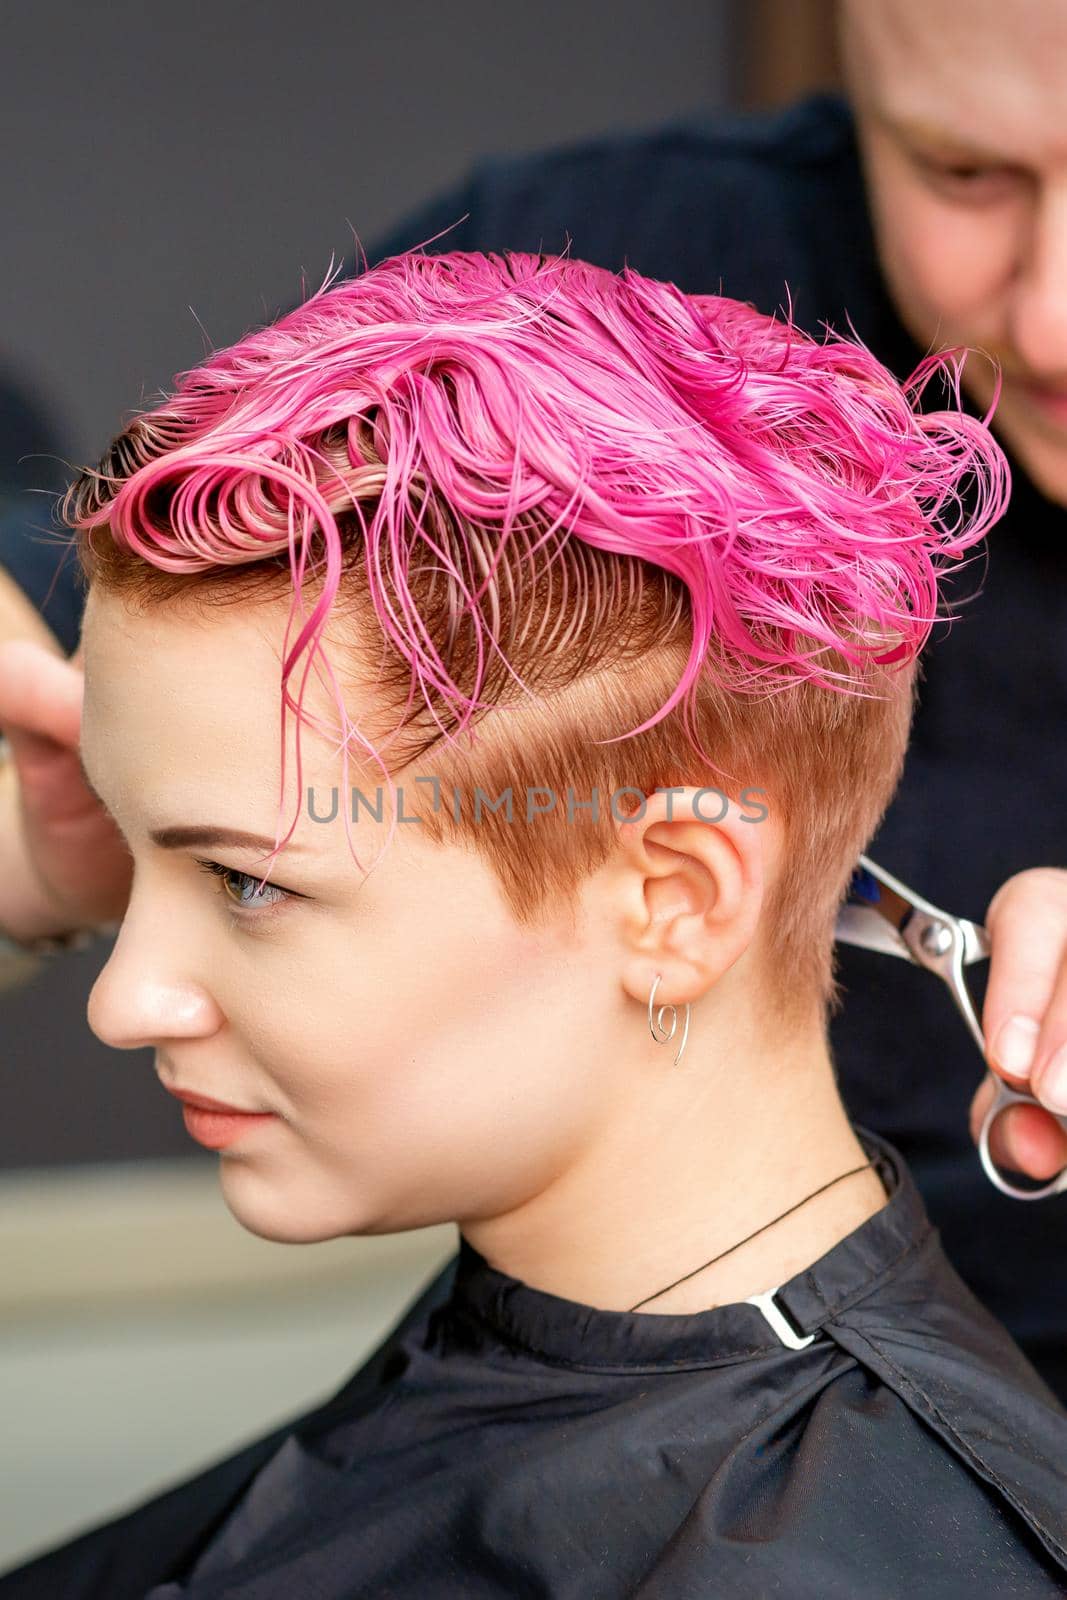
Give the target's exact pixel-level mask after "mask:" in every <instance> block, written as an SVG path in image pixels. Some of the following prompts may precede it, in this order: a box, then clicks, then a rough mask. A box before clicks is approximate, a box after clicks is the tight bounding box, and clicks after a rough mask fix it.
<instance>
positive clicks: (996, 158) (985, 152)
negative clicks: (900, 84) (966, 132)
mask: <svg viewBox="0 0 1067 1600" xmlns="http://www.w3.org/2000/svg"><path fill="white" fill-rule="evenodd" d="M881 120H882V122H883V123H884V124H885V126H886V127H887V128H890V129H891V130H892V131H893V132H894V133H900V134H903V136H904V137H905V138H906V139H910V140H911V141H912V142H913V143H915V144H923V145H927V146H929V147H931V148H934V149H937V150H938V151H939V152H944V153H945V154H946V155H950V156H959V157H962V158H964V159H966V160H973V161H975V162H981V163H983V164H984V165H986V166H998V167H1002V166H1012V165H1014V162H1013V161H1012V160H1011V159H1010V158H1006V157H1005V155H1004V153H1003V151H1001V152H999V153H998V152H997V151H995V150H993V149H992V148H990V147H988V146H986V145H983V144H981V143H980V142H979V141H978V140H973V139H969V138H961V137H960V135H959V134H955V133H950V132H949V131H948V129H947V128H939V127H938V126H937V124H936V123H933V122H924V121H923V120H922V119H921V118H919V117H894V116H892V115H891V114H890V113H889V112H884V113H883V114H882V117H881Z"/></svg>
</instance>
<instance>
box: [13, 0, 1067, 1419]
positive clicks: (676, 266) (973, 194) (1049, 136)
mask: <svg viewBox="0 0 1067 1600" xmlns="http://www.w3.org/2000/svg"><path fill="white" fill-rule="evenodd" d="M839 12H840V16H839V20H840V26H841V30H842V53H843V59H844V62H845V67H846V74H847V87H848V93H849V98H850V104H849V105H847V106H846V105H845V104H843V103H840V102H838V101H836V100H829V99H823V98H820V99H818V100H815V101H811V102H807V103H805V104H803V105H799V106H796V107H794V108H792V109H791V110H790V111H788V112H787V113H785V114H783V115H778V116H775V117H773V118H756V119H747V120H733V121H729V122H720V123H710V124H707V125H704V126H700V127H696V128H690V129H688V130H684V131H679V130H677V129H675V130H670V131H665V132H660V133H654V134H651V135H647V136H644V137H641V138H629V139H624V140H622V139H620V140H603V141H600V142H597V143H596V144H590V145H586V146H583V147H581V148H578V149H572V150H563V151H555V152H552V153H550V154H547V155H542V156H537V157H534V158H527V159H525V160H523V161H521V162H501V163H490V164H487V165H485V166H483V167H481V168H480V169H478V170H477V171H476V172H474V173H473V174H472V175H471V176H470V178H469V179H468V181H467V182H466V183H465V184H464V185H463V186H462V187H460V188H459V189H457V190H456V191H455V192H453V193H451V194H449V195H447V196H445V197H443V198H442V199H440V200H439V201H437V202H435V203H434V204H433V205H431V206H429V207H428V208H426V209H425V210H424V211H423V212H421V213H420V214H419V215H418V216H415V217H413V218H410V219H409V220H408V221H407V222H406V223H405V224H404V226H403V227H402V228H400V229H398V230H397V231H396V232H395V233H394V235H393V236H392V238H390V239H389V240H388V241H385V242H383V244H382V245H381V247H380V248H379V249H378V250H376V251H375V252H374V253H375V255H379V256H380V255H383V254H386V253H389V252H391V251H392V250H394V249H399V248H401V247H403V246H407V245H411V244H414V243H418V242H420V241H422V240H426V239H430V238H432V237H433V236H434V235H435V234H437V233H439V232H440V231H441V230H443V229H451V231H450V232H449V233H448V235H447V238H446V239H445V240H443V241H442V242H441V243H442V247H446V248H449V249H463V248H472V249H494V248H512V249H519V250H536V249H539V248H544V249H545V250H556V249H559V248H562V247H563V246H564V244H565V243H566V241H567V240H568V239H570V240H571V241H572V243H573V249H574V252H575V254H576V255H578V256H582V257H586V258H588V259H590V260H593V261H597V262H600V263H602V264H604V265H606V266H609V267H618V266H621V265H622V264H623V262H624V261H629V262H630V263H631V264H632V265H633V266H634V267H636V268H637V269H638V270H640V271H641V272H644V273H646V274H650V275H653V276H656V277H661V278H667V279H672V280H675V281H676V282H678V283H679V284H680V285H681V287H682V288H684V289H686V290H689V291H694V292H699V291H706V292H714V291H715V290H717V289H719V288H720V287H721V288H722V290H723V291H724V292H725V293H727V294H730V295H734V296H736V297H738V298H741V299H749V300H752V301H753V302H754V303H755V304H756V305H757V306H758V307H759V308H760V309H762V310H765V311H772V310H774V309H775V307H777V306H778V305H779V304H781V303H782V301H783V299H784V295H785V285H786V284H787V283H788V285H789V289H790V291H791V294H792V299H793V306H794V311H795V315H796V317H797V320H798V321H799V322H800V323H801V324H802V325H804V326H805V327H807V328H810V329H812V330H814V331H817V330H818V329H819V327H820V325H821V324H822V323H823V322H829V323H831V324H833V325H835V326H837V327H839V328H842V329H844V328H845V327H846V326H847V321H846V319H847V318H851V320H852V323H853V324H854V326H855V328H856V331H857V332H858V333H859V335H860V336H861V338H863V339H864V340H865V342H866V343H867V344H869V345H870V346H871V347H872V348H873V350H874V351H875V353H876V354H877V355H878V356H879V357H880V358H881V359H882V360H883V361H885V362H886V363H887V364H888V365H889V366H890V367H892V368H893V369H894V370H895V371H896V372H897V373H899V374H901V375H903V374H906V373H907V372H908V371H910V370H911V369H912V368H913V367H914V365H915V364H916V362H917V361H918V359H919V358H920V356H921V355H922V353H923V352H924V351H925V349H926V348H927V347H928V346H929V345H930V344H934V345H938V346H940V345H944V344H948V343H957V342H959V343H963V344H967V345H977V346H980V347H982V348H983V349H985V350H986V351H988V352H990V353H991V354H992V355H993V356H995V357H996V358H997V360H998V361H999V362H1000V364H1001V367H1002V370H1003V390H1002V394H1001V398H1000V404H999V407H998V411H997V419H996V427H997V429H998V432H999V435H1000V438H1001V440H1002V442H1003V443H1004V444H1005V445H1006V446H1007V447H1008V449H1009V450H1010V451H1011V452H1012V455H1013V463H1014V469H1015V491H1014V499H1013V505H1012V509H1011V511H1010V513H1009V516H1008V518H1007V520H1006V521H1005V522H1004V523H1002V524H1001V525H1000V527H999V528H998V529H997V530H995V532H994V535H993V538H992V541H991V546H992V547H991V551H990V558H989V566H988V571H987V572H985V573H983V572H982V571H980V570H978V569H976V568H971V569H969V570H968V571H967V572H965V573H964V574H963V575H962V579H961V592H962V593H970V592H973V590H974V589H976V588H977V587H978V586H979V584H980V583H981V584H982V586H983V592H982V594H981V596H980V598H979V599H978V600H977V601H973V602H971V603H969V604H967V605H965V606H964V607H963V614H962V618H961V620H960V621H959V622H958V623H957V624H956V625H955V630H956V631H955V636H954V638H953V640H952V646H951V649H950V650H948V651H945V652H941V651H939V649H938V648H937V640H936V638H935V641H934V643H933V645H932V646H931V648H930V650H929V652H928V655H927V660H926V681H925V685H924V688H923V691H922V708H921V711H920V715H919V719H918V723H917V726H916V732H915V741H914V745H913V748H912V752H911V755H910V756H909V760H908V766H907V771H906V774H905V779H904V784H903V787H902V790H901V792H900V795H899V798H898V800H897V801H896V802H895V803H894V806H893V808H892V810H891V812H890V814H889V816H888V818H887V821H886V823H885V826H884V828H883V830H882V833H881V835H880V837H879V840H878V842H877V850H876V854H877V856H878V858H879V859H880V860H881V861H882V862H883V863H884V865H885V866H887V867H888V868H889V869H890V870H891V871H893V872H895V873H897V874H898V875H899V876H900V877H901V878H903V879H904V880H905V881H906V882H908V883H910V884H913V885H915V886H916V887H917V888H919V889H920V890H921V891H922V892H923V893H924V894H926V895H927V896H928V897H929V898H930V899H931V900H933V901H935V902H936V903H937V904H940V905H943V906H946V907H948V908H949V909H951V910H954V911H956V912H958V913H960V914H961V915H965V916H972V917H975V918H982V917H984V918H985V920H986V922H987V924H988V925H989V926H990V927H991V928H992V930H993V933H994V937H995V953H994V958H993V961H992V963H991V969H990V986H989V990H988V994H987V997H986V1005H985V1013H984V1024H985V1029H986V1035H987V1038H989V1039H990V1040H991V1043H992V1051H993V1065H994V1066H995V1067H997V1068H998V1069H999V1070H1001V1071H1002V1072H1004V1073H1007V1074H1014V1075H1015V1076H1016V1078H1018V1077H1020V1076H1023V1077H1025V1075H1026V1074H1028V1073H1029V1074H1030V1077H1031V1083H1032V1086H1033V1088H1034V1090H1035V1092H1036V1093H1037V1095H1038V1096H1039V1098H1041V1099H1042V1100H1043V1101H1044V1102H1045V1103H1046V1104H1047V1105H1049V1106H1062V1107H1067V871H1063V870H1061V869H1060V868H1058V867H1057V866H1056V865H1055V863H1058V862H1062V861H1064V859H1065V839H1064V834H1065V831H1067V822H1065V820H1064V819H1065V818H1067V740H1065V739H1064V738H1063V722H1064V711H1065V708H1067V566H1065V564H1064V560H1063V556H1062V544H1063V541H1064V538H1065V536H1067V514H1065V511H1064V507H1065V506H1067V135H1065V132H1064V120H1063V115H1062V106H1063V104H1064V102H1065V99H1067V12H1065V10H1064V7H1063V4H1062V0H1018V3H1017V4H1016V5H1014V6H1010V7H1006V6H1004V5H1003V4H1002V3H1000V0H972V3H971V4H970V5H967V6H960V5H959V4H957V3H956V0H841V3H840V7H839ZM461 218H463V219H465V220H463V221H459V219H461ZM457 223H458V226H453V225H454V224H457ZM966 382H967V385H968V388H969V395H970V400H971V402H972V403H973V405H974V406H975V407H977V408H979V409H984V407H985V406H986V405H987V404H988V402H989V400H990V398H991V396H992V392H993V383H994V378H993V373H992V370H991V368H990V366H989V365H988V364H986V363H984V362H983V361H981V360H972V361H971V362H970V364H969V365H968V369H967V374H966ZM4 554H5V559H6V561H7V564H8V567H9V570H10V571H11V573H12V574H13V575H14V577H15V578H16V579H19V581H21V574H20V560H21V551H20V549H19V547H17V546H16V547H13V548H11V549H10V550H9V551H7V552H5V553H4ZM941 631H942V630H939V633H940V632H941ZM77 716H78V694H77V679H76V674H75V673H74V671H73V670H72V669H70V668H68V667H65V665H64V664H63V663H62V662H59V661H56V660H54V659H53V660H52V661H51V663H50V665H49V666H48V669H47V670H45V668H44V664H43V663H42V662H41V660H40V658H39V656H38V655H37V654H36V653H35V652H34V651H33V650H32V649H31V648H30V647H20V646H13V647H12V646H9V647H7V650H6V652H5V651H4V650H3V649H0V727H5V728H8V729H9V730H10V731H11V735H12V744H13V749H14V753H15V756H16V759H17V760H18V762H19V764H20V766H21V768H22V776H23V809H22V813H21V820H20V821H19V822H18V823H16V820H15V819H16V815H17V814H18V813H17V808H16V801H17V796H16V793H15V790H14V786H13V784H11V783H10V782H7V784H6V787H5V788H4V789H3V791H2V793H0V802H2V804H3V805H4V806H5V807H6V808H7V809H6V813H5V816H6V819H7V820H6V821H5V820H2V819H0V924H3V926H5V927H7V928H8V929H9V930H11V931H12V932H14V933H16V934H17V935H18V936H19V937H22V938H29V937H33V936H34V935H35V934H40V933H48V932H56V931H59V930H62V929H65V928H70V927H72V926H75V925H78V924H80V923H84V922H86V921H91V920H97V919H110V918H112V917H114V916H116V915H118V914H120V912H121V905H122V901H123V898H124V895H125V892H126V887H127V881H128V880H127V876H126V874H127V864H126V856H125V854H124V852H123V850H122V847H121V844H120V842H119V841H118V839H117V838H116V836H115V835H114V834H113V832H112V830H111V828H110V824H109V823H107V821H106V820H105V819H104V818H103V817H102V815H101V814H100V813H99V812H98V811H97V809H96V808H95V806H94V805H93V803H92V801H91V798H90V796H89V795H88V793H87V791H86V790H85V789H84V786H83V785H82V783H81V780H80V778H79V775H78V768H77V762H76V758H75V756H74V754H73V746H74V741H75V738H76V728H77ZM20 730H23V731H20ZM991 902H992V903H991ZM841 977H842V981H843V984H844V987H845V990H846V1005H845V1009H844V1011H843V1013H842V1015H841V1016H840V1017H839V1018H838V1019H837V1021H836V1023H835V1025H834V1040H833V1042H834V1048H835V1053H836V1057H837V1060H838V1063H839V1067H840V1076H841V1084H842V1089H843V1092H844V1096H845V1100H846V1103H847V1105H848V1108H849V1110H850V1112H851V1114H852V1116H853V1117H854V1119H855V1120H857V1121H859V1122H860V1123H862V1124H866V1125H869V1126H871V1127H873V1128H874V1129H875V1130H876V1131H878V1132H881V1133H882V1134H884V1135H885V1136H886V1137H888V1138H889V1139H890V1140H891V1141H893V1142H895V1143H896V1144H897V1145H898V1146H899V1148H900V1149H901V1150H902V1151H903V1153H904V1154H905V1156H906V1158H907V1159H908V1161H909V1163H910V1164H911V1167H912V1170H913V1172H914V1174H915V1177H916V1180H917V1182H918V1184H919V1187H920V1189H921V1190H922V1192H923V1195H924V1198H925V1200H926V1204H927V1206H928V1209H929V1211H930V1214H931V1217H932V1219H933V1221H934V1222H935V1224H937V1225H938V1226H939V1228H940V1229H941V1232H942V1236H943V1239H944V1242H945V1244H946V1247H947V1249H948V1252H949V1255H950V1256H951V1257H952V1258H953V1260H954V1261H955V1264H956V1266H957V1267H958V1269H959V1270H960V1271H961V1273H962V1274H963V1276H964V1277H965V1278H966V1279H967V1280H968V1282H969V1283H970V1284H971V1286H972V1287H973V1288H974V1289H975V1290H976V1292H977V1293H978V1294H979V1295H980V1296H981V1297H982V1298H984V1300H985V1301H986V1303H987V1304H988V1305H989V1306H990V1308H991V1309H992V1310H993V1311H994V1312H995V1313H996V1314H997V1315H998V1316H999V1317H1000V1318H1001V1319H1002V1320H1003V1321H1004V1322H1005V1323H1006V1324H1007V1325H1008V1327H1009V1328H1010V1330H1011V1332H1012V1333H1013V1334H1014V1336H1015V1338H1016V1339H1017V1340H1018V1342H1019V1343H1020V1344H1021V1345H1022V1346H1023V1347H1024V1349H1025V1350H1026V1352H1027V1354H1028V1355H1029V1357H1030V1359H1031V1360H1032V1361H1033V1363H1034V1364H1035V1365H1036V1366H1037V1367H1038V1368H1039V1370H1041V1371H1042V1372H1043V1374H1044V1375H1045V1377H1046V1378H1047V1380H1048V1381H1049V1382H1050V1383H1051V1384H1052V1385H1053V1386H1054V1387H1055V1388H1056V1389H1057V1390H1058V1392H1059V1394H1060V1395H1061V1397H1063V1398H1064V1399H1065V1400H1067V1296H1065V1295H1064V1294H1063V1293H1062V1287H1061V1286H1062V1281H1063V1274H1064V1268H1065V1264H1067V1197H1063V1198H1057V1199H1050V1200H1043V1201H1039V1202H1035V1203H1033V1204H1027V1203H1022V1202H1019V1201H1015V1200H1011V1199H1008V1198H1006V1197H1004V1196H1002V1195H1000V1194H999V1193H998V1192H997V1191H996V1190H994V1188H993V1187H992V1186H991V1185H990V1184H989V1182H988V1180H987V1179H986V1177H985V1176H984V1174H983V1172H982V1170H981V1168H980V1166H979V1163H978V1160H977V1158H976V1154H975V1150H974V1146H973V1144H972V1143H971V1140H970V1139H969V1138H968V1112H969V1110H970V1114H971V1119H972V1123H971V1126H972V1132H973V1130H974V1126H975V1120H974V1119H975V1116H976V1113H979V1112H981V1111H982V1110H983V1109H984V1107H985V1104H986V1102H987V1094H986V1092H985V1091H979V1093H978V1095H977V1097H976V1096H975V1089H976V1085H977V1084H978V1082H979V1079H980V1077H981V1063H980V1061H979V1058H978V1056H977V1054H976V1052H975V1049H974V1045H973V1043H972V1041H971V1040H970V1038H969V1036H968V1034H967V1031H966V1029H965V1028H964V1027H963V1025H962V1023H961V1021H960V1019H959V1017H958V1016H957V1015H956V1013H955V1011H954V1009H953V1007H952V1005H951V1003H950V1001H949V999H948V996H947V994H946V993H945V992H944V989H943V987H942V985H941V984H939V983H936V982H935V981H934V980H933V979H932V978H931V977H930V976H929V975H928V974H924V973H921V972H919V971H917V970H916V969H913V968H910V967H908V966H907V965H906V964H905V963H903V962H889V961H885V960H884V959H879V958H876V957H867V956H865V955H863V954H862V953H859V952H846V953H845V954H844V955H843V956H842V961H841ZM861 1041H862V1045H863V1048H860V1043H861ZM1061 1052H1062V1059H1060V1058H1059V1057H1060V1053H1061ZM998 1127H999V1130H1000V1132H1001V1135H1002V1136H1001V1138H1000V1139H999V1140H998V1141H997V1143H996V1146H995V1154H996V1156H997V1159H998V1160H999V1161H1001V1162H1002V1163H1003V1164H1005V1165H1009V1164H1010V1165H1013V1166H1015V1167H1017V1168H1019V1169H1020V1170H1022V1171H1025V1172H1029V1173H1030V1174H1031V1175H1032V1176H1034V1177H1041V1178H1045V1177H1048V1176H1050V1175H1051V1174H1052V1173H1053V1172H1054V1171H1056V1170H1057V1169H1058V1168H1059V1167H1060V1166H1062V1165H1063V1163H1064V1161H1065V1160H1067V1140H1065V1139H1064V1137H1063V1135H1062V1133H1061V1131H1060V1129H1059V1128H1058V1126H1057V1124H1056V1123H1055V1122H1054V1121H1053V1120H1052V1118H1051V1117H1049V1116H1048V1115H1047V1114H1046V1113H1045V1112H1043V1111H1041V1110H1039V1109H1037V1108H1029V1107H1019V1108H1013V1109H1012V1111H1010V1112H1009V1113H1008V1114H1007V1115H1006V1116H1005V1117H1004V1118H1002V1119H1001V1122H1000V1124H999V1125H998Z"/></svg>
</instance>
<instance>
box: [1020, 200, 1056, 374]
mask: <svg viewBox="0 0 1067 1600" xmlns="http://www.w3.org/2000/svg"><path fill="white" fill-rule="evenodd" d="M1011 321H1012V327H1011V342H1012V345H1013V347H1014V349H1015V352H1016V353H1017V355H1018V356H1019V358H1020V360H1021V361H1022V363H1023V365H1024V366H1025V367H1026V369H1027V371H1028V372H1030V373H1031V374H1033V375H1034V376H1035V377H1038V378H1049V379H1053V380H1056V381H1058V382H1062V383H1067V174H1064V175H1063V176H1062V177H1060V178H1059V179H1058V181H1057V182H1055V183H1053V182H1046V183H1045V184H1043V185H1042V189H1041V192H1040V196H1039V199H1038V203H1037V205H1036V207H1035V209H1034V213H1033V220H1032V226H1031V230H1030V237H1029V241H1028V248H1027V251H1026V254H1025V256H1024V259H1023V260H1022V262H1021V263H1020V268H1019V272H1018V275H1017V278H1016V282H1015V288H1014V293H1013V296H1012V301H1011Z"/></svg>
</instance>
